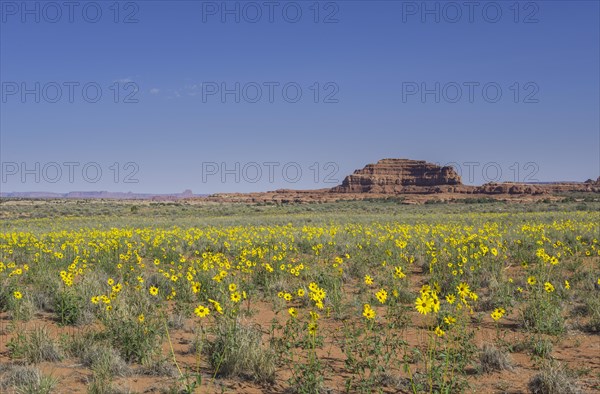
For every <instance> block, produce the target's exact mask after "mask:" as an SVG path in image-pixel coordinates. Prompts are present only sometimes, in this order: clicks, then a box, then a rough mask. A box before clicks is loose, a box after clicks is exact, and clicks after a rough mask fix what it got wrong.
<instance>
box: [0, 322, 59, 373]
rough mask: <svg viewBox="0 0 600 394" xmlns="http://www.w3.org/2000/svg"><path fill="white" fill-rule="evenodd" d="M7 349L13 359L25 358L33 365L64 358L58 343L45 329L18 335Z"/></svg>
mask: <svg viewBox="0 0 600 394" xmlns="http://www.w3.org/2000/svg"><path fill="white" fill-rule="evenodd" d="M7 347H8V349H9V354H10V356H11V357H12V358H18V359H20V358H23V359H25V360H26V361H27V362H29V363H32V364H36V363H40V362H42V361H60V360H61V359H62V358H63V354H62V351H61V349H60V347H59V345H58V343H57V342H56V341H54V340H53V339H51V338H50V336H49V334H48V331H47V330H46V328H45V327H37V328H35V329H33V330H32V331H30V332H26V333H18V334H17V336H15V337H13V338H12V339H11V340H10V341H9V342H8V344H7Z"/></svg>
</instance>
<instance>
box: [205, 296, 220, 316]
mask: <svg viewBox="0 0 600 394" xmlns="http://www.w3.org/2000/svg"><path fill="white" fill-rule="evenodd" d="M208 302H210V303H211V304H213V307H214V308H215V310H216V311H217V312H218V313H219V314H221V315H222V314H223V308H222V307H221V304H220V303H219V302H218V301H215V300H211V299H210V298H209V299H208Z"/></svg>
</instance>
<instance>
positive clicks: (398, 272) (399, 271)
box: [394, 267, 406, 279]
mask: <svg viewBox="0 0 600 394" xmlns="http://www.w3.org/2000/svg"><path fill="white" fill-rule="evenodd" d="M394 270H395V272H394V277H396V278H398V279H402V278H404V277H405V276H406V274H405V273H404V272H402V267H395V268H394Z"/></svg>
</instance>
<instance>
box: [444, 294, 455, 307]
mask: <svg viewBox="0 0 600 394" xmlns="http://www.w3.org/2000/svg"><path fill="white" fill-rule="evenodd" d="M446 301H448V304H450V305H452V304H454V302H455V301H456V296H455V295H454V294H448V295H447V296H446Z"/></svg>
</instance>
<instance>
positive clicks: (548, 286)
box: [544, 282, 554, 293]
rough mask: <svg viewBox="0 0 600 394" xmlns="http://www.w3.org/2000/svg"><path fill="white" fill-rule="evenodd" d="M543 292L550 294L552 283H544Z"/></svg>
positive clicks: (552, 287) (552, 289)
mask: <svg viewBox="0 0 600 394" xmlns="http://www.w3.org/2000/svg"><path fill="white" fill-rule="evenodd" d="M544 290H546V292H547V293H552V292H553V291H554V286H553V285H552V283H550V282H546V283H544Z"/></svg>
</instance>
